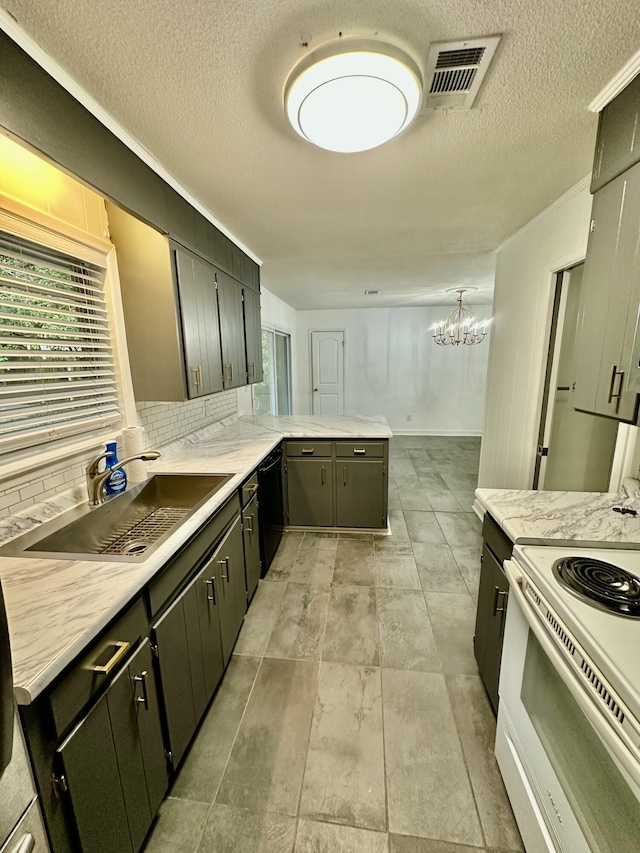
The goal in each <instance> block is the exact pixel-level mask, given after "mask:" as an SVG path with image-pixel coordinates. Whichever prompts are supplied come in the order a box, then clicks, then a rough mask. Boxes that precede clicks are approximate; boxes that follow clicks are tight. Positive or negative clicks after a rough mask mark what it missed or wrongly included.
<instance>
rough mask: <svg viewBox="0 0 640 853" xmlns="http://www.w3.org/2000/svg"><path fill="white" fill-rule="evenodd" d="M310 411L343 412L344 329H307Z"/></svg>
mask: <svg viewBox="0 0 640 853" xmlns="http://www.w3.org/2000/svg"><path fill="white" fill-rule="evenodd" d="M311 413H312V414H314V415H325V416H327V415H328V416H329V417H331V416H332V415H344V330H339V331H334V330H330V331H325V330H322V331H313V332H311Z"/></svg>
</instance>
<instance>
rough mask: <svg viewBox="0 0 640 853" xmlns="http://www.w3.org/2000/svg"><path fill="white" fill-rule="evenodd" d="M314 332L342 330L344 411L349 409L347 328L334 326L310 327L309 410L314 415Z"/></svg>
mask: <svg viewBox="0 0 640 853" xmlns="http://www.w3.org/2000/svg"><path fill="white" fill-rule="evenodd" d="M314 332H342V335H343V338H342V340H343V341H344V346H343V347H342V350H343V352H342V396H343V402H344V411H345V412H346V411H347V403H348V398H347V330H346V329H344V328H342V329H340V328H337V327H336V326H333V327H331V328H329V329H309V341H308V346H309V404H310V405H309V411H310V413H311V414H312V415H313V414H314V411H313V402H314V398H313V334H314Z"/></svg>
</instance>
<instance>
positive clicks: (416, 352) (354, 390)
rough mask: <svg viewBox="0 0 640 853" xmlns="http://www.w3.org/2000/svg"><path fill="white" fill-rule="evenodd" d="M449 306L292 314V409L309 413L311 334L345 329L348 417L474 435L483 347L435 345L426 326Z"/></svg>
mask: <svg viewBox="0 0 640 853" xmlns="http://www.w3.org/2000/svg"><path fill="white" fill-rule="evenodd" d="M453 307H454V305H453V304H451V305H448V306H446V307H442V306H440V307H438V306H431V307H423V308H366V309H346V310H345V309H340V310H334V311H298V312H297V322H298V341H297V358H296V361H297V362H298V395H297V397H298V402H297V407H298V408H297V411H298V412H299V413H300V414H306V413H310V411H311V364H310V343H309V332H310V330H312V329H316V330H321V329H328V330H330V329H344V330H345V332H346V337H345V367H346V395H345V396H346V414H350V415H384V416H385V417H386V419H387V420H388V421H389V424H390V426H391V428H392V429H393V431H394V432H405V433H425V434H434V435H447V434H449V435H480V432H481V429H482V413H483V401H484V390H485V377H486V370H487V357H488V341H486V340H485V341H484V342H483V343H482V344H480V345H478V346H473V347H464V346H460V347H439V346H437V345H436V344H435V343H434V341H433V339H432V332H431V326H432V325H433V323H434V322H435V321H436V320H440V319H442V318H443V317H444V316H446V315H447V314H448V313H449V312H450V311H451V310H452V308H453ZM490 311H491V309H490V307H489V306H488V305H487V306H482V307H478V309H477V315H478V317H485V316H486V317H488V316H489V315H490ZM409 417H410V418H411V420H408V418H409Z"/></svg>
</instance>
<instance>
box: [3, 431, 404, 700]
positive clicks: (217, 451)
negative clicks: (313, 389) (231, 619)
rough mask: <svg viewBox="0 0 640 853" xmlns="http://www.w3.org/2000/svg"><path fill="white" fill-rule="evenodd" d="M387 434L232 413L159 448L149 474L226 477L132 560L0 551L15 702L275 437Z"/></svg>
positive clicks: (91, 631)
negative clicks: (61, 557)
mask: <svg viewBox="0 0 640 853" xmlns="http://www.w3.org/2000/svg"><path fill="white" fill-rule="evenodd" d="M317 435H323V436H326V437H331V438H350V437H356V438H388V437H391V431H390V429H389V426H388V424H387V422H386V420H385V419H384V418H377V417H376V418H313V417H309V418H300V417H291V418H290V419H289V418H285V417H277V418H269V417H267V418H241V419H239V420H237V419H227V420H226V421H223V422H222V424H213V425H212V426H211V427H208V428H206V429H205V430H202V431H200V432H199V433H196V434H194V435H193V436H189V437H187V438H185V439H181V440H179V441H177V442H175V443H174V444H172V445H170V446H169V447H167V448H164V449H163V451H162V453H163V455H162V458H161V459H159V460H158V461H157V462H154V463H152V464H150V465H149V472H150V473H158V474H160V473H198V474H209V473H220V474H227V473H228V474H233V475H234V476H233V477H232V478H231V479H230V480H229V481H228V482H227V483H225V484H224V485H223V486H222V487H221V488H220V489H219V490H218V491H217V492H216V493H215V495H213V496H212V497H211V498H210V499H209V500H208V501H207V502H206V503H205V504H203V505H202V506H201V507H200V508H199V509H198V510H197V511H196V512H195V513H194V514H193V515H192V516H191V517H190V518H188V519H187V520H186V521H185V522H184V524H182V525H181V526H180V527H179V528H178V530H177V531H176V532H175V533H174V534H173V535H172V536H170V537H169V539H167V541H166V542H164V543H163V544H162V545H161V546H160V547H159V548H158V549H157V551H155V552H154V553H153V554H152V555H150V556H149V558H148V559H147V560H145V561H144V562H142V563H131V562H124V561H122V562H101V561H96V560H91V561H87V560H85V561H82V560H57V559H35V558H31V557H0V578H1V579H2V587H3V591H4V597H5V603H6V608H7V618H8V623H9V634H10V639H11V651H12V657H13V678H14V688H15V696H16V700H17V702H18V703H19V704H22V705H25V704H29V703H30V702H32V701H33V700H34V699H35V698H36V697H37V696H38V695H39V694H40V693H41V692H42V690H44V688H45V687H47V685H49V684H50V683H51V682H52V681H53V679H54V678H55V677H56V676H58V675H59V674H60V673H61V672H62V670H63V669H64V668H65V667H66V666H67V665H68V664H69V663H71V662H72V661H73V660H74V659H75V658H76V657H77V656H78V655H79V654H80V653H81V652H82V651H83V649H84V648H85V647H86V646H87V645H88V644H89V643H90V642H91V640H92V639H93V638H94V637H96V636H97V635H98V634H99V632H100V631H101V630H102V628H104V626H105V625H107V624H108V622H109V621H110V620H111V619H113V618H114V617H115V616H116V615H117V614H118V613H119V612H120V611H121V610H122V609H123V608H124V607H125V606H126V604H127V603H128V602H129V601H131V599H133V598H134V597H135V595H136V594H137V593H138V592H140V590H141V589H142V588H143V587H144V586H145V585H146V584H147V583H148V582H149V581H150V580H151V579H152V578H153V577H154V575H156V574H157V573H158V572H159V571H160V569H161V568H162V567H163V566H164V564H165V563H166V562H167V561H168V560H169V559H170V558H171V557H172V556H173V554H174V553H175V551H176V550H177V549H178V548H179V547H180V546H181V545H183V544H184V543H185V542H186V541H188V540H189V539H190V538H191V537H192V536H193V534H194V533H196V532H197V531H198V530H199V529H200V528H201V527H202V525H203V524H204V523H205V522H206V521H207V520H208V519H209V517H210V516H211V515H213V514H214V513H215V512H216V510H217V509H219V508H220V507H221V506H222V504H223V503H224V502H225V501H226V500H227V499H228V498H229V497H230V496H231V495H232V494H233V493H234V492H235V491H236V490H237V489H238V487H239V486H240V485H241V484H242V483H243V482H244V480H245V479H246V478H247V477H248V476H249V475H250V474H251V473H252V472H253V471H254V469H255V468H256V467H257V466H258V465H259V464H260V462H261V461H262V460H263V459H264V457H265V456H267V454H268V453H269V452H270V451H271V450H273V448H274V447H276V446H277V445H278V444H279V443H280V441H281V440H282V439H283V438H287V437H300V438H309V437H315V436H317ZM84 500H86V493H85V490H84V488H81V487H74V488H73V489H70V490H69V491H68V492H65V493H64V494H62V495H61V496H60V497H59V498H56V499H54V500H49V501H47V502H45V503H43V504H40V505H39V506H36V507H31V508H29V510H24V511H23V512H22V513H19V514H18V515H16V516H13V517H12V518H9V519H4V520H3V521H2V522H1V523H0V542H5V541H8V540H9V539H12V538H14V537H15V536H17V535H20V534H21V533H23V532H25V531H26V530H29V529H32V528H33V527H35V526H37V525H39V524H41V523H42V522H43V521H47V520H49V519H50V518H53V517H55V516H56V515H59V514H60V513H61V512H64V511H66V510H68V509H71V508H72V507H73V506H76V505H77V504H79V503H81V502H82V501H84Z"/></svg>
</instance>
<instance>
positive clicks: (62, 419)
mask: <svg viewBox="0 0 640 853" xmlns="http://www.w3.org/2000/svg"><path fill="white" fill-rule="evenodd" d="M104 276H105V269H104V267H100V266H98V265H97V264H95V263H89V262H88V261H86V260H83V259H82V258H79V257H71V256H69V255H66V254H63V253H61V252H58V251H56V250H55V249H51V248H48V247H46V246H41V245H38V244H36V243H33V242H30V241H28V240H24V239H22V238H20V237H14V236H13V235H10V234H6V233H3V232H0V453H6V452H7V451H10V450H15V449H18V448H23V447H31V446H33V445H35V444H40V443H42V442H45V441H51V440H53V439H56V438H62V437H64V436H70V435H75V434H79V433H83V432H87V431H89V430H92V429H96V428H100V427H104V426H107V425H109V424H113V423H114V422H115V421H117V420H118V419H119V417H120V415H119V410H118V394H117V386H116V376H115V369H114V362H113V353H112V349H111V341H110V338H109V326H108V318H107V308H106V304H105V298H104Z"/></svg>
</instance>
